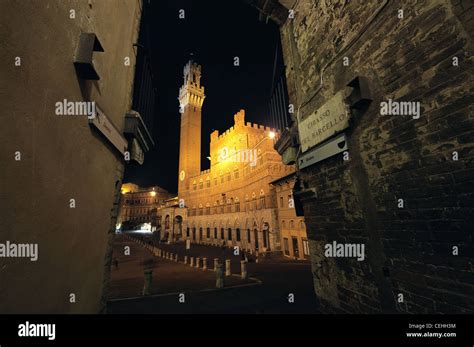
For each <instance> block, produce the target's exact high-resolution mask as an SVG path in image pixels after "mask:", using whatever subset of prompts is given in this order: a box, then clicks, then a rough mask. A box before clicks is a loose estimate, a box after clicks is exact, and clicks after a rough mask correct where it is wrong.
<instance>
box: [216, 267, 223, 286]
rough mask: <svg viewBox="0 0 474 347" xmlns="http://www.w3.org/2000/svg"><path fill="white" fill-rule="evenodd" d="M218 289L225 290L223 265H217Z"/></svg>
mask: <svg viewBox="0 0 474 347" xmlns="http://www.w3.org/2000/svg"><path fill="white" fill-rule="evenodd" d="M216 288H224V267H223V266H222V264H217V269H216Z"/></svg>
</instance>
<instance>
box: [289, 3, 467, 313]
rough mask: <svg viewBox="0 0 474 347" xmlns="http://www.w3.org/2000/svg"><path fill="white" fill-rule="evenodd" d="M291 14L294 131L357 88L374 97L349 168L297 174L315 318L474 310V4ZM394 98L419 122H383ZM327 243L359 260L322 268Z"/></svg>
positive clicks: (336, 162) (354, 137)
mask: <svg viewBox="0 0 474 347" xmlns="http://www.w3.org/2000/svg"><path fill="white" fill-rule="evenodd" d="M399 10H403V14H402V16H401V12H400V11H399ZM295 11H296V12H295V13H296V16H295V18H294V19H288V20H287V21H286V22H285V24H284V25H283V26H282V27H281V36H282V46H283V54H284V59H285V64H286V69H287V70H286V72H287V80H288V90H289V96H290V102H291V103H293V104H295V105H296V108H297V110H298V117H299V119H301V118H302V117H306V116H307V115H308V114H310V113H312V112H314V111H315V110H316V109H318V108H319V107H320V106H321V105H322V104H324V103H325V101H327V100H328V99H329V98H330V97H331V96H332V95H333V94H335V93H336V92H338V91H339V90H341V89H342V88H344V87H345V86H346V85H347V83H348V82H350V81H351V80H352V79H353V78H354V77H356V76H365V77H367V78H368V80H369V83H370V86H371V90H372V94H373V101H372V103H371V104H370V106H369V108H368V109H367V110H366V111H365V112H363V113H359V114H356V113H353V114H352V121H351V126H350V128H349V129H348V130H347V131H346V135H347V136H348V147H349V149H348V152H349V160H347V161H346V160H343V156H342V154H339V155H336V156H333V157H331V158H328V159H326V160H324V161H322V162H319V163H317V164H315V165H313V166H310V167H308V168H306V169H303V170H301V171H300V172H299V175H300V177H301V179H302V181H303V185H304V186H305V187H310V188H311V187H313V188H316V195H315V197H313V198H312V199H307V200H304V201H303V206H304V214H305V221H306V224H307V232H308V237H309V239H310V249H311V260H312V268H313V275H314V286H315V291H316V294H317V296H318V298H319V300H320V304H321V310H322V311H323V312H352V313H370V312H403V313H432V312H442V313H455V312H456V313H457V312H473V311H474V299H473V297H472V293H473V292H474V286H473V284H474V281H473V276H472V271H473V264H472V254H473V253H474V252H473V246H472V222H473V216H474V213H473V204H474V196H473V183H474V182H473V180H474V169H473V166H474V165H473V156H474V151H473V148H474V146H473V141H472V139H473V138H474V134H473V129H474V127H473V125H474V124H473V123H474V121H473V117H472V114H473V113H472V111H473V106H472V95H473V91H474V83H473V82H474V74H473V58H472V47H473V46H472V36H471V35H472V30H471V29H472V23H470V24H469V23H468V20H467V19H468V18H472V17H473V15H474V5H472V2H468V1H460V0H457V1H448V0H433V1H404V2H403V3H400V2H398V1H367V2H364V5H361V4H358V2H356V1H351V2H349V1H332V0H325V1H318V2H314V3H313V2H310V1H299V2H297V4H296V7H295ZM400 17H402V18H400ZM345 57H347V58H348V60H345V59H344V58H345ZM455 57H457V61H458V65H457V66H456V64H455V61H456V59H454V58H455ZM344 61H348V62H349V63H348V66H345V65H344ZM388 99H393V100H399V101H419V102H420V103H421V116H420V117H419V118H418V119H414V118H413V117H411V116H382V115H381V114H380V103H381V102H382V101H387V100H388ZM455 152H456V153H455ZM456 155H457V156H458V160H455V158H456ZM399 199H403V207H400V206H401V205H400V201H401V200H399ZM333 241H337V242H339V243H362V244H365V247H366V248H365V249H366V257H365V260H364V261H357V260H356V259H354V258H328V257H326V256H325V255H324V246H325V245H326V244H327V243H332V242H333ZM455 247H457V250H458V253H457V255H455V254H456V248H455ZM453 253H454V254H453ZM400 294H402V296H400Z"/></svg>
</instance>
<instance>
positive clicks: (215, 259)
mask: <svg viewBox="0 0 474 347" xmlns="http://www.w3.org/2000/svg"><path fill="white" fill-rule="evenodd" d="M217 265H219V258H214V271H217Z"/></svg>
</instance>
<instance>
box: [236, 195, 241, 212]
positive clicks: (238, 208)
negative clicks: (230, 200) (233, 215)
mask: <svg viewBox="0 0 474 347" xmlns="http://www.w3.org/2000/svg"><path fill="white" fill-rule="evenodd" d="M235 212H240V201H239V198H235Z"/></svg>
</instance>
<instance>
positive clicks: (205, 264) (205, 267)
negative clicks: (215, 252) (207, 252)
mask: <svg viewBox="0 0 474 347" xmlns="http://www.w3.org/2000/svg"><path fill="white" fill-rule="evenodd" d="M202 269H203V270H207V258H202Z"/></svg>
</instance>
